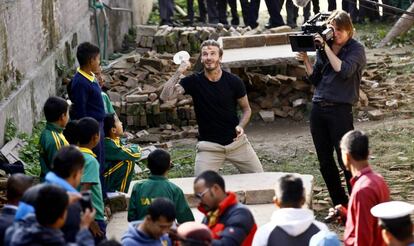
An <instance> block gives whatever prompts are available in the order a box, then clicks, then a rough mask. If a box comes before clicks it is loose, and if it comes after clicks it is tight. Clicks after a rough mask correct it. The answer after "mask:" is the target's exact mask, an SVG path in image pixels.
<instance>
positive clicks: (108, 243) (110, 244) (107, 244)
mask: <svg viewBox="0 0 414 246" xmlns="http://www.w3.org/2000/svg"><path fill="white" fill-rule="evenodd" d="M98 246H122V244H120V243H119V242H118V241H116V240H115V239H111V240H104V241H102V242H100V243H99V244H98Z"/></svg>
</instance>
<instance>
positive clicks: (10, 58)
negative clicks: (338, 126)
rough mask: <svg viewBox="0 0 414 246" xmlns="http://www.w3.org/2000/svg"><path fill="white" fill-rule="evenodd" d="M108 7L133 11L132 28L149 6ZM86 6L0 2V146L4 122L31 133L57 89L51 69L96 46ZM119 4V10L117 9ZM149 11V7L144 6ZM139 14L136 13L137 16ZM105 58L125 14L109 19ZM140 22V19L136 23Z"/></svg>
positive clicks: (144, 1)
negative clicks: (85, 44) (84, 48)
mask: <svg viewBox="0 0 414 246" xmlns="http://www.w3.org/2000/svg"><path fill="white" fill-rule="evenodd" d="M105 1H106V2H108V4H109V5H111V6H117V7H124V8H135V9H136V10H135V11H137V12H138V14H135V13H134V15H135V19H136V20H135V21H136V23H135V24H139V21H143V22H146V20H147V18H148V17H146V18H145V19H142V17H140V16H141V15H142V11H144V17H145V15H149V12H150V11H151V8H150V7H152V1H150V0H105ZM88 4H89V1H88V0H70V1H68V0H35V1H34V0H0V146H2V145H3V144H4V132H5V122H6V119H8V118H12V119H13V120H14V122H15V123H16V125H17V127H18V129H19V130H20V131H24V132H27V133H31V131H32V127H33V124H34V123H36V122H37V121H38V120H40V119H41V117H42V107H43V104H44V102H45V101H46V99H47V98H48V97H49V96H50V95H56V94H57V92H58V91H59V90H60V89H61V87H62V83H61V78H59V76H58V72H57V70H56V65H59V66H61V67H63V68H65V69H67V68H69V67H73V66H74V65H75V63H74V58H75V51H76V46H77V45H78V44H79V43H81V42H84V41H89V42H92V43H96V32H95V23H94V21H95V19H94V16H93V14H94V11H92V10H91V9H90V8H89V5H88ZM122 4H125V5H122ZM149 5H151V6H149ZM140 11H141V13H140ZM109 18H110V24H111V25H110V27H109V33H110V35H111V37H110V39H109V44H108V45H109V53H110V52H112V50H114V49H115V50H116V49H119V48H120V45H121V44H122V39H123V35H124V33H125V32H126V31H127V30H128V28H129V27H130V26H131V19H130V15H129V14H128V13H109ZM140 18H141V19H140Z"/></svg>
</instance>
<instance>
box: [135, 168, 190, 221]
mask: <svg viewBox="0 0 414 246" xmlns="http://www.w3.org/2000/svg"><path fill="white" fill-rule="evenodd" d="M158 197H165V198H168V199H170V200H171V201H172V202H173V203H174V204H175V211H176V214H177V221H178V223H180V224H181V223H184V222H186V221H194V216H193V213H192V212H191V209H190V207H189V206H188V203H187V201H186V200H185V197H184V193H183V191H182V190H181V189H180V188H179V187H178V186H177V185H175V184H173V183H172V182H170V181H168V179H167V178H166V177H164V176H158V175H151V176H150V177H149V178H148V179H146V180H142V181H140V182H139V183H136V184H135V185H134V188H133V190H132V193H131V198H130V200H129V208H128V221H134V220H142V219H144V217H145V215H147V209H148V206H149V205H150V204H151V201H152V200H154V199H155V198H158Z"/></svg>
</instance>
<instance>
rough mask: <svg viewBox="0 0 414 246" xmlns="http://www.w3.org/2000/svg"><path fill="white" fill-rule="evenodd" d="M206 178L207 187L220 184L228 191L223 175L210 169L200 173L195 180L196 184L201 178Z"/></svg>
mask: <svg viewBox="0 0 414 246" xmlns="http://www.w3.org/2000/svg"><path fill="white" fill-rule="evenodd" d="M201 179H202V180H204V182H205V185H206V187H207V188H210V187H212V186H213V185H214V184H217V185H218V186H220V188H221V189H222V190H223V191H224V192H225V191H226V185H225V184H224V179H223V177H221V176H220V174H218V173H217V172H215V171H212V170H208V171H204V172H202V173H201V174H200V175H198V176H197V177H196V178H195V180H194V184H195V183H197V182H198V181H199V180H201Z"/></svg>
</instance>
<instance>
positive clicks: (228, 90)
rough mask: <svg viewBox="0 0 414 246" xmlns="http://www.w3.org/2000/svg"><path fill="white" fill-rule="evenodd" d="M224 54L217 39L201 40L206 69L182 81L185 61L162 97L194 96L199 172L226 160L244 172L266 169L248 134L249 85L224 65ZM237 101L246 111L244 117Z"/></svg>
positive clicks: (243, 110) (215, 167)
mask: <svg viewBox="0 0 414 246" xmlns="http://www.w3.org/2000/svg"><path fill="white" fill-rule="evenodd" d="M222 55H223V50H222V49H221V48H220V44H219V43H218V42H217V41H214V40H207V41H204V42H203V43H202V44H201V63H202V64H203V67H204V71H202V72H200V73H196V74H193V75H190V76H187V77H185V78H184V79H182V80H181V81H180V82H179V78H180V75H181V74H182V73H183V72H185V71H186V70H187V68H188V67H189V66H190V64H189V63H188V62H186V61H183V62H182V63H181V65H180V67H179V68H178V70H177V72H176V73H175V74H174V76H173V77H172V78H171V79H170V80H169V81H168V82H167V83H166V84H165V85H164V89H163V91H162V92H161V95H160V97H161V99H162V100H163V101H166V100H171V99H173V98H175V97H177V95H178V94H189V95H191V96H192V98H193V103H194V110H195V113H196V118H197V123H198V129H199V130H198V131H199V138H198V140H199V142H198V144H197V147H196V148H197V155H196V163H195V175H198V174H200V173H202V172H203V171H205V170H214V171H218V169H219V168H220V167H221V166H222V165H223V163H224V161H225V160H228V161H230V162H231V163H233V164H234V165H235V166H236V167H237V168H238V169H239V171H240V172H242V173H251V172H263V168H262V165H261V163H260V161H259V158H258V157H257V155H256V153H255V152H254V150H253V148H252V146H251V145H250V143H249V141H248V139H247V137H246V135H245V134H244V127H245V126H246V125H247V123H248V122H249V119H250V115H251V109H250V105H249V101H248V99H247V95H246V88H245V86H244V83H243V82H242V81H241V80H240V78H238V77H237V76H235V75H233V74H231V73H228V72H226V71H223V70H222V69H221V66H220V61H221V58H222ZM178 82H179V83H178ZM237 105H239V106H240V109H241V111H242V115H241V117H240V119H239V118H238V116H237Z"/></svg>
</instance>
